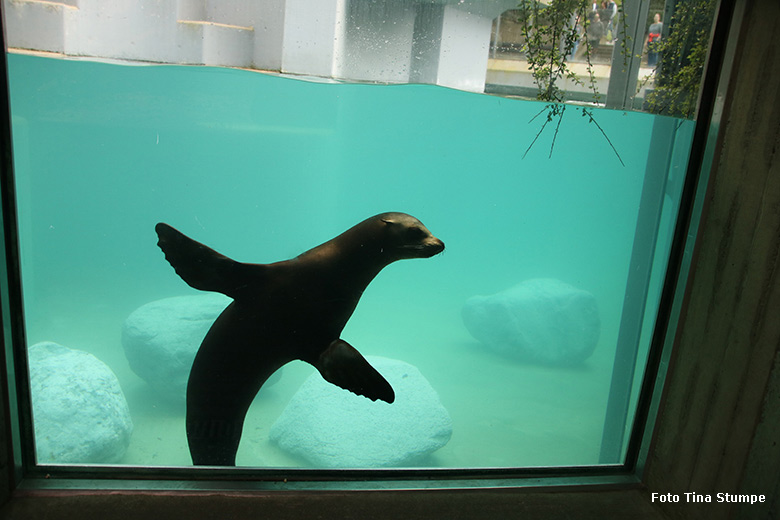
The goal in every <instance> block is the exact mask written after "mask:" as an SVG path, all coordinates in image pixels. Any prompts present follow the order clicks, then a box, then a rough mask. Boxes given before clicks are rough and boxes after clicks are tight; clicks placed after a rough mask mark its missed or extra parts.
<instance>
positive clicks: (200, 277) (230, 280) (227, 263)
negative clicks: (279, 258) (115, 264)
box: [154, 222, 264, 298]
mask: <svg viewBox="0 0 780 520" xmlns="http://www.w3.org/2000/svg"><path fill="white" fill-rule="evenodd" d="M154 229H155V231H157V236H158V238H159V240H158V241H157V245H158V246H160V249H162V251H163V253H165V259H166V260H168V263H170V264H171V266H173V268H174V269H175V270H176V273H177V274H178V275H179V276H181V278H182V280H184V281H185V282H187V284H188V285H190V287H194V288H195V289H200V290H202V291H216V292H221V293H222V294H226V295H228V296H230V297H232V298H237V297H238V296H239V295H240V294H241V293H242V292H243V290H244V289H246V288H247V287H248V286H250V285H255V283H256V282H257V281H258V279H260V278H261V277H262V273H263V269H264V266H263V265H261V264H242V263H240V262H236V261H235V260H232V259H230V258H228V257H226V256H224V255H221V254H219V253H217V252H216V251H214V250H213V249H211V248H210V247H207V246H205V245H203V244H201V243H200V242H196V241H195V240H193V239H191V238H189V237H188V236H186V235H184V234H183V233H181V232H180V231H177V230H176V229H174V228H172V227H171V226H169V225H168V224H164V223H162V222H160V223H159V224H157V225H156V226H155V228H154Z"/></svg>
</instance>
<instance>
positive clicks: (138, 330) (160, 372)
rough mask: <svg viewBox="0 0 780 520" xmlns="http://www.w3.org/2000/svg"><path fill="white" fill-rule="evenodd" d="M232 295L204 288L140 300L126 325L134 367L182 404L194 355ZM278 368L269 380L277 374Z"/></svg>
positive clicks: (163, 393)
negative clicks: (187, 292) (203, 289)
mask: <svg viewBox="0 0 780 520" xmlns="http://www.w3.org/2000/svg"><path fill="white" fill-rule="evenodd" d="M231 301H233V300H232V299H231V298H228V297H227V296H225V295H224V294H219V293H204V294H194V295H191V296H175V297H172V298H163V299H161V300H156V301H153V302H149V303H147V304H145V305H142V306H141V307H139V308H138V309H136V310H135V311H133V312H132V313H131V314H130V316H128V317H127V319H126V320H125V323H124V325H123V326H122V346H123V347H124V350H125V357H127V361H128V362H129V363H130V368H131V369H132V370H133V372H135V373H136V375H138V377H140V378H141V379H143V380H144V381H146V382H147V383H148V384H149V386H151V387H152V388H153V389H154V390H155V392H157V394H158V395H159V396H160V397H161V398H163V399H164V400H166V401H168V402H172V403H178V404H184V401H185V397H186V393H187V379H188V378H189V375H190V368H191V367H192V361H193V360H194V359H195V354H197V352H198V348H200V344H201V342H202V341H203V338H204V336H205V335H206V333H207V332H208V330H209V328H210V327H211V325H212V324H213V323H214V320H216V319H217V316H219V314H220V313H221V312H222V311H223V310H224V309H225V307H227V306H228V305H229V304H230V302H231ZM279 377H280V372H277V373H276V374H274V376H272V377H271V379H269V380H268V381H267V382H266V385H272V384H274V383H275V382H276V381H278V380H279Z"/></svg>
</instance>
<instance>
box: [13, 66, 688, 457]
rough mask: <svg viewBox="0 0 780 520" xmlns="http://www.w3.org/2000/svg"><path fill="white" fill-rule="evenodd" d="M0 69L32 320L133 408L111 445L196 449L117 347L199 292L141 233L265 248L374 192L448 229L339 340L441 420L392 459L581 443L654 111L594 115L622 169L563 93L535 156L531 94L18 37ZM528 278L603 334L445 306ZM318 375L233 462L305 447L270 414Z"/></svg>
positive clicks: (259, 414)
mask: <svg viewBox="0 0 780 520" xmlns="http://www.w3.org/2000/svg"><path fill="white" fill-rule="evenodd" d="M9 67H10V83H11V97H12V111H13V123H14V139H15V141H14V146H15V154H16V169H17V173H16V175H17V179H18V181H17V183H18V188H17V191H18V199H19V221H20V234H21V242H22V244H21V252H22V262H23V266H22V267H23V283H24V288H25V310H26V317H27V328H28V330H27V334H28V339H29V342H30V344H33V343H36V342H39V341H53V342H56V343H59V344H62V345H65V346H68V347H70V348H73V349H78V350H85V351H88V352H90V353H92V354H94V355H95V356H96V357H98V358H99V359H100V360H101V361H103V362H104V363H106V364H107V365H108V366H109V367H110V368H111V369H112V370H113V372H114V373H115V374H116V375H117V377H118V379H119V382H120V384H121V387H122V390H123V391H124V394H125V396H126V397H127V401H128V406H129V409H130V412H131V415H132V418H133V423H134V430H133V434H132V438H131V439H130V443H129V446H127V450H126V453H125V454H124V456H123V458H122V463H127V464H138V465H188V464H190V460H189V455H188V453H187V450H186V439H185V435H184V418H183V408H182V406H181V405H180V404H176V403H173V404H171V403H170V402H168V401H166V400H165V399H163V398H162V397H160V395H159V394H158V393H157V392H154V391H153V390H151V389H150V387H149V386H148V385H147V383H146V382H144V381H143V380H142V379H141V378H140V377H139V376H138V375H137V374H136V373H135V372H133V370H131V367H130V364H129V363H128V361H127V358H126V357H125V354H124V351H123V347H122V343H121V333H122V327H123V324H124V322H125V320H126V319H127V317H128V316H129V315H130V314H131V313H132V312H133V311H135V310H136V309H138V308H139V307H141V306H142V305H144V304H147V303H149V302H152V301H156V300H160V299H163V298H168V297H173V296H180V295H188V294H193V291H192V290H191V289H190V288H189V287H187V286H186V285H185V284H184V283H183V282H182V281H181V280H180V279H179V278H178V277H177V276H176V275H175V274H174V273H173V272H172V271H171V269H170V267H169V266H168V265H167V263H166V262H165V260H164V258H163V257H162V254H161V253H160V251H159V250H158V249H157V247H156V245H155V243H156V237H155V235H154V224H155V223H156V222H158V221H165V222H168V223H170V224H172V225H174V226H176V227H177V228H179V229H181V230H182V231H183V232H185V233H187V234H188V235H190V236H193V237H194V238H196V239H197V240H198V241H200V242H203V243H207V244H209V245H210V246H212V247H214V248H215V249H216V250H218V251H220V252H221V253H224V254H226V255H228V256H230V257H232V258H235V259H237V260H241V261H248V262H259V263H266V262H273V261H277V260H283V259H286V258H291V257H293V256H295V255H297V254H299V253H301V252H303V251H304V250H307V249H309V248H311V247H313V246H315V245H317V244H319V243H322V242H324V241H325V240H328V239H329V238H332V237H333V236H335V235H336V234H338V233H340V232H342V231H344V230H345V229H347V228H348V227H350V226H352V225H353V224H355V223H357V222H359V221H360V220H362V219H364V218H366V217H368V216H370V215H373V214H376V213H379V212H383V211H403V212H407V213H410V214H413V215H415V216H417V217H419V218H420V219H421V220H422V221H423V222H424V223H425V224H426V226H428V227H429V228H430V229H431V230H433V231H434V233H435V234H436V235H437V236H439V237H440V238H441V239H442V240H444V241H445V242H446V244H447V251H446V252H445V254H444V255H442V256H440V257H436V258H434V259H431V260H430V261H426V262H400V263H398V264H394V265H391V266H389V267H388V268H387V269H385V270H384V271H382V273H380V274H379V276H378V277H377V279H376V280H375V281H374V282H373V283H372V284H371V285H370V286H369V287H368V290H367V291H366V292H365V294H364V296H363V298H362V300H361V303H360V304H359V306H358V308H357V310H356V312H355V314H354V315H353V317H352V319H351V320H350V322H349V323H348V325H347V328H346V329H345V331H344V334H343V335H342V337H344V338H345V339H346V340H347V341H349V342H350V343H351V344H353V345H354V346H355V347H356V348H358V349H359V350H360V351H361V352H363V353H364V354H365V355H371V356H381V357H385V358H391V359H392V360H397V361H399V362H403V363H407V364H411V365H413V367H416V369H418V370H419V372H420V374H421V376H423V378H424V379H425V380H426V381H427V382H428V383H429V384H430V386H431V388H432V389H433V391H434V392H435V393H436V394H437V396H438V398H439V399H440V402H441V405H442V406H443V408H444V409H445V410H446V412H447V413H448V415H449V420H450V421H451V426H450V428H451V432H450V434H449V435H448V436H447V442H445V443H443V444H441V445H440V446H437V448H438V449H437V450H435V451H431V452H430V453H426V454H425V456H420V457H417V458H414V457H412V458H407V459H404V461H403V462H402V464H405V465H423V466H442V467H480V466H539V465H541V466H547V465H581V464H594V463H597V462H598V453H599V447H600V442H601V433H602V432H601V430H602V427H603V421H604V410H605V407H606V400H607V396H608V392H609V385H610V380H611V373H612V362H613V358H614V349H615V342H616V338H617V331H618V326H619V320H620V313H621V306H622V303H623V297H624V292H625V285H626V276H627V273H628V263H629V259H630V255H631V250H632V245H633V238H634V237H633V235H634V230H635V225H636V215H637V207H638V204H639V197H640V194H641V189H642V183H643V176H644V173H645V167H646V161H647V155H648V143H649V135H650V132H651V129H652V126H653V121H654V117H653V116H650V115H647V114H640V113H624V112H617V111H608V110H599V111H597V116H598V120H599V124H600V125H601V127H602V128H604V130H605V132H606V133H607V134H608V135H609V137H610V139H611V141H612V143H613V144H614V145H615V147H616V148H617V149H618V150H619V151H620V155H621V157H622V159H623V162H624V163H625V167H624V166H622V165H621V164H620V162H619V161H618V159H617V158H616V157H615V155H614V153H613V152H612V150H611V148H610V147H609V145H608V144H607V143H606V141H605V140H604V138H603V136H602V135H601V133H600V132H599V131H598V130H597V129H595V128H594V127H593V126H592V125H590V124H589V123H588V121H587V120H586V119H585V118H583V117H581V115H579V114H578V113H575V112H574V111H570V114H569V113H567V115H566V117H565V119H564V121H563V123H562V125H561V127H560V131H559V133H558V136H557V141H556V145H555V150H554V152H553V153H552V156H551V157H548V155H549V153H550V149H549V141H547V142H545V140H544V138H542V139H541V140H540V141H538V142H537V143H536V145H535V146H534V148H533V149H532V150H531V151H530V153H529V154H528V156H527V157H526V158H525V159H522V154H523V152H524V151H525V149H526V148H527V146H528V144H529V143H530V142H531V141H532V140H533V139H534V137H535V135H536V133H537V132H538V129H539V126H538V125H537V124H536V123H531V124H529V123H528V121H529V120H530V119H532V118H533V116H534V115H535V114H536V113H537V112H539V110H540V109H541V108H542V106H543V105H540V104H539V103H536V102H530V101H520V100H511V99H506V98H500V97H493V96H484V95H478V94H471V93H465V92H460V91H455V90H449V89H445V88H441V87H433V86H418V85H404V86H375V85H348V84H323V83H309V82H306V81H301V80H296V79H289V78H283V77H276V76H270V75H264V74H258V73H253V72H248V71H239V70H226V69H212V68H203V67H199V68H191V67H182V66H148V67H129V66H121V65H110V64H102V63H93V62H86V61H64V60H54V59H48V58H40V57H32V56H21V55H13V54H12V55H9ZM680 144H681V146H682V147H683V148H685V147H687V145H688V143H687V142H685V143H680ZM41 150H45V151H46V153H40V152H41ZM539 278H551V279H556V280H560V281H561V282H564V283H566V284H570V285H571V286H573V287H574V288H576V289H578V290H583V291H587V292H588V293H590V294H592V295H593V298H594V299H595V302H596V305H597V308H598V313H599V318H600V334H599V336H598V337H599V339H598V344H597V346H596V348H595V351H594V352H593V354H592V355H591V356H590V357H589V358H587V359H586V360H585V361H584V362H582V363H581V364H577V365H575V366H567V367H557V366H553V365H545V364H538V363H530V362H524V361H522V360H517V359H507V358H505V357H502V356H501V355H498V354H496V353H495V352H491V351H488V350H486V349H484V348H482V347H481V345H480V343H479V342H478V341H477V340H475V339H474V338H473V337H472V336H471V335H470V334H469V333H468V331H467V330H466V327H465V326H464V324H463V322H462V320H461V311H462V307H463V305H464V304H465V302H466V301H467V300H468V299H469V298H471V297H473V296H475V295H489V294H495V293H499V292H501V291H504V290H506V289H509V288H510V287H513V286H515V285H517V284H518V283H520V282H524V281H526V280H530V279H539ZM312 370H313V369H311V367H309V366H308V365H303V364H299V363H294V364H292V365H290V366H289V367H288V368H285V369H284V371H283V373H282V376H281V378H280V380H279V381H278V382H277V383H276V384H275V385H273V386H271V387H269V388H263V389H261V391H260V394H259V396H258V398H257V399H256V400H255V403H254V404H253V406H252V408H251V409H250V413H249V416H248V419H247V423H246V425H245V428H244V436H243V440H242V445H241V447H240V448H239V454H238V464H239V465H246V466H310V465H317V466H319V465H322V464H321V463H318V462H316V460H317V459H307V458H306V457H302V456H301V455H300V453H299V452H294V451H293V452H290V451H289V450H288V451H285V450H284V449H283V448H282V447H281V446H280V443H279V442H272V440H271V433H270V430H271V428H272V425H273V424H274V422H275V421H276V420H277V419H278V418H279V417H280V416H281V415H282V413H283V412H284V411H285V408H286V407H287V405H288V403H289V402H291V400H292V399H293V396H294V395H295V393H296V392H297V391H298V389H299V388H300V386H301V385H302V384H303V383H304V381H305V380H306V379H307V377H308V376H309V375H310V374H311V373H312ZM442 424H443V423H442ZM439 426H440V427H441V424H440V425H439ZM443 431H444V430H441V429H440V430H437V432H438V433H436V432H434V434H432V435H433V436H434V437H436V436H437V435H438V436H439V437H438V438H441V436H442V435H444V434H443V433H442V432H443ZM312 460H315V462H312ZM358 464H360V463H358ZM366 464H367V465H371V464H372V463H366Z"/></svg>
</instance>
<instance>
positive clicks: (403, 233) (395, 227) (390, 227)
mask: <svg viewBox="0 0 780 520" xmlns="http://www.w3.org/2000/svg"><path fill="white" fill-rule="evenodd" d="M375 218H376V219H377V221H378V222H380V225H381V227H382V228H383V229H382V235H383V241H382V246H383V250H384V252H385V253H386V254H389V255H391V256H392V257H393V260H402V259H405V258H430V257H432V256H433V255H437V254H439V253H441V252H442V251H444V242H442V241H441V240H439V239H438V238H436V237H435V236H433V234H432V233H431V232H430V231H428V228H427V227H425V226H424V225H423V223H422V222H420V221H419V220H417V219H416V218H414V217H413V216H411V215H407V214H406V213H383V214H381V215H377V216H376V217H375Z"/></svg>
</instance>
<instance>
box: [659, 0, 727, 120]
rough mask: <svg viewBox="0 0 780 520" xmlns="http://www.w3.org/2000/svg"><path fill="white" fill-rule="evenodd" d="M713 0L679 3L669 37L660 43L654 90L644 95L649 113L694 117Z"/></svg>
mask: <svg viewBox="0 0 780 520" xmlns="http://www.w3.org/2000/svg"><path fill="white" fill-rule="evenodd" d="M715 3H716V2H715V0H687V1H685V2H678V3H677V4H676V6H675V11H674V15H673V16H672V21H671V25H670V31H669V36H668V37H666V38H665V39H663V40H661V42H660V44H659V48H658V52H659V54H660V56H661V59H660V62H659V66H658V68H657V69H656V73H655V89H654V90H653V91H652V92H650V93H649V94H648V96H647V103H648V106H649V108H650V110H651V111H652V112H655V113H659V114H667V115H672V116H676V117H684V118H693V117H694V116H695V113H696V103H697V101H698V95H699V86H700V84H701V78H702V73H703V72H704V64H705V62H706V59H707V49H708V45H709V39H710V32H711V30H712V22H713V18H714V16H715Z"/></svg>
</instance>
